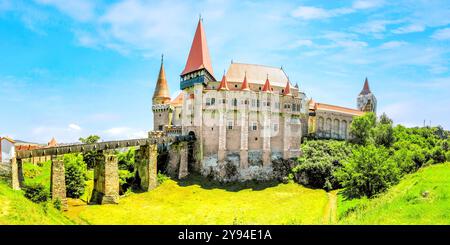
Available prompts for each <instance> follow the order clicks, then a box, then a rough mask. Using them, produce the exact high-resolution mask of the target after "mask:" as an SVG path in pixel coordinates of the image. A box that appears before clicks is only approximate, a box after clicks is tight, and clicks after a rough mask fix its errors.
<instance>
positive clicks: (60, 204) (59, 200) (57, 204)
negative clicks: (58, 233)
mask: <svg viewBox="0 0 450 245" xmlns="http://www.w3.org/2000/svg"><path fill="white" fill-rule="evenodd" d="M53 207H55V208H56V209H58V210H61V208H62V203H61V199H59V198H56V200H55V201H54V202H53Z"/></svg>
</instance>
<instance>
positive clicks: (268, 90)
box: [262, 74, 272, 92]
mask: <svg viewBox="0 0 450 245" xmlns="http://www.w3.org/2000/svg"><path fill="white" fill-rule="evenodd" d="M262 91H263V92H272V87H271V86H270V82H269V74H267V78H266V83H264V86H263V88H262Z"/></svg>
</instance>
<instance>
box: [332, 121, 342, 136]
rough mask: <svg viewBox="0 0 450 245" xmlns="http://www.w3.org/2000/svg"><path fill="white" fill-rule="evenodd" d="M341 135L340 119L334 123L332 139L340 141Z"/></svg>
mask: <svg viewBox="0 0 450 245" xmlns="http://www.w3.org/2000/svg"><path fill="white" fill-rule="evenodd" d="M339 136H340V134H339V120H338V119H334V121H333V133H332V136H331V137H332V138H335V139H339V138H340V137H339Z"/></svg>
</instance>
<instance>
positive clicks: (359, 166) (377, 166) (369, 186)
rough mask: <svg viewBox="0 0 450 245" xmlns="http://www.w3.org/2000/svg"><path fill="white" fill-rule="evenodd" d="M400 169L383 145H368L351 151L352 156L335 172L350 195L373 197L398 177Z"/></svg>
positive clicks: (393, 182)
mask: <svg viewBox="0 0 450 245" xmlns="http://www.w3.org/2000/svg"><path fill="white" fill-rule="evenodd" d="M400 175H401V173H400V170H399V168H398V165H397V163H395V162H394V161H393V160H392V158H390V156H389V151H388V150H386V149H385V148H384V147H375V146H373V145H369V146H366V147H361V148H358V149H356V150H354V151H353V156H352V157H350V158H349V160H348V161H347V162H345V163H344V166H343V168H340V169H339V170H338V171H337V172H336V176H337V178H338V179H339V181H340V183H341V184H342V186H343V187H344V188H345V192H346V194H347V195H348V196H351V197H361V196H367V197H373V196H375V195H377V194H379V193H381V192H383V191H385V190H386V189H387V188H389V187H390V186H392V185H393V184H396V183H398V181H399V179H400Z"/></svg>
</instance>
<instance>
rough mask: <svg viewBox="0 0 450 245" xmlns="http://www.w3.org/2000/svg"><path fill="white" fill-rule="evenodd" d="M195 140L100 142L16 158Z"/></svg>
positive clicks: (162, 138) (168, 138)
mask: <svg viewBox="0 0 450 245" xmlns="http://www.w3.org/2000/svg"><path fill="white" fill-rule="evenodd" d="M193 140H195V137H193V136H191V135H182V136H160V137H152V138H143V139H131V140H115V141H105V142H99V143H95V144H74V145H65V146H57V147H49V148H43V149H35V150H28V151H17V152H16V156H17V158H18V159H22V158H31V157H40V156H51V155H63V154H68V153H79V152H88V151H92V150H109V149H118V148H126V147H131V146H141V145H149V144H163V143H171V142H181V141H193Z"/></svg>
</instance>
